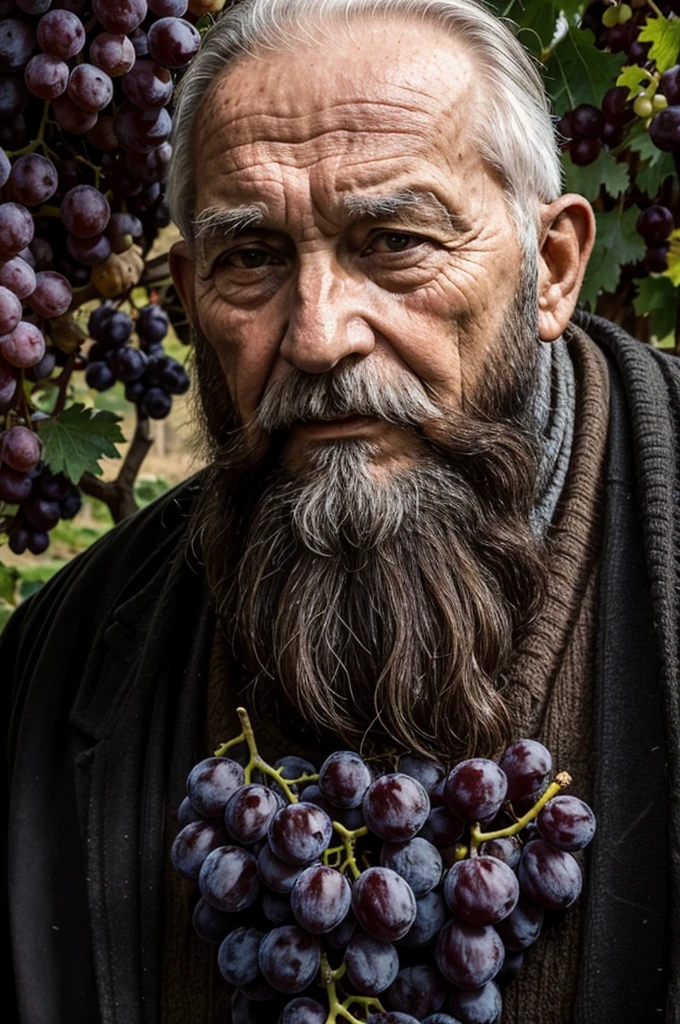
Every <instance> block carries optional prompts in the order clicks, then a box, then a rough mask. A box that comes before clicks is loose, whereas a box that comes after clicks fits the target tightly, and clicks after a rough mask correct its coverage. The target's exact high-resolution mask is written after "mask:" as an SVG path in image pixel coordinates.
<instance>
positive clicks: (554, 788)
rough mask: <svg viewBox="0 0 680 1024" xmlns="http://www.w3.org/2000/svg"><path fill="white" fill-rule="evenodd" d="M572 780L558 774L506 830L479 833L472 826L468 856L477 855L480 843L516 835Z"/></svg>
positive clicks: (567, 774) (564, 774)
mask: <svg viewBox="0 0 680 1024" xmlns="http://www.w3.org/2000/svg"><path fill="white" fill-rule="evenodd" d="M571 782H572V778H571V775H570V774H569V772H560V773H559V775H557V776H556V777H555V781H554V782H551V783H550V785H549V786H548V788H547V789H546V791H545V793H544V794H543V796H541V797H540V798H539V799H538V800H537V801H536V803H535V804H534V806H533V807H531V808H530V809H529V810H528V811H527V813H526V814H524V815H522V817H521V818H518V819H517V821H516V822H515V823H514V825H509V826H508V827H507V828H501V829H498V831H496V832H480V830H479V824H476V825H473V826H472V828H471V829H470V856H471V857H474V856H476V853H477V847H478V846H479V845H480V844H481V843H486V842H488V841H489V840H491V839H509V838H510V837H511V836H515V835H517V833H518V832H521V831H522V829H523V828H526V826H527V825H528V824H529V822H530V821H533V820H534V818H537V817H538V815H539V814H540V812H541V811H542V810H543V808H544V807H545V805H546V804H547V803H548V800H552V798H553V797H554V796H556V795H557V794H558V793H559V792H560V790H561V789H563V788H564V787H565V786H569V785H571Z"/></svg>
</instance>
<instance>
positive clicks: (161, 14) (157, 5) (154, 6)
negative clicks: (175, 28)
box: [148, 0, 189, 18]
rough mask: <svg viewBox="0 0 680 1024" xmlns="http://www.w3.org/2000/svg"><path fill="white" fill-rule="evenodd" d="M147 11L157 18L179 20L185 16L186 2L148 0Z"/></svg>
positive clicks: (180, 0)
mask: <svg viewBox="0 0 680 1024" xmlns="http://www.w3.org/2000/svg"><path fill="white" fill-rule="evenodd" d="M148 2H149V10H150V11H153V13H154V14H155V15H156V17H157V18H181V17H182V15H183V14H186V10H187V7H188V6H189V3H188V0H148Z"/></svg>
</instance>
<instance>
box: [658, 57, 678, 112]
mask: <svg viewBox="0 0 680 1024" xmlns="http://www.w3.org/2000/svg"><path fill="white" fill-rule="evenodd" d="M659 92H661V93H662V94H663V95H664V96H665V97H666V99H667V100H668V103H669V104H670V106H679V105H680V64H676V65H675V67H672V68H669V69H668V71H664V73H663V74H662V76H661V78H660V79H659Z"/></svg>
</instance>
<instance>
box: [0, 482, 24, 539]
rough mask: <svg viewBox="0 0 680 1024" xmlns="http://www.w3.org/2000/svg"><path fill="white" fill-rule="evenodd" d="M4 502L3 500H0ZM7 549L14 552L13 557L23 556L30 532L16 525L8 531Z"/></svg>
mask: <svg viewBox="0 0 680 1024" xmlns="http://www.w3.org/2000/svg"><path fill="white" fill-rule="evenodd" d="M1 481H2V467H0V483H1ZM2 500H3V501H4V500H5V499H4V498H3V499H2ZM8 536H9V545H8V546H9V549H10V551H12V552H14V554H15V555H23V553H24V551H26V549H27V547H28V542H29V540H30V538H31V534H30V532H29V531H28V530H27V529H26V527H25V526H21V525H20V524H16V525H15V526H13V527H12V528H11V530H9V533H8Z"/></svg>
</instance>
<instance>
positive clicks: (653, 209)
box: [635, 203, 673, 247]
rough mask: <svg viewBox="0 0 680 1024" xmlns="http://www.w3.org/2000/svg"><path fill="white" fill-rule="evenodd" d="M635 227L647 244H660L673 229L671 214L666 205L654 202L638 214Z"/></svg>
mask: <svg viewBox="0 0 680 1024" xmlns="http://www.w3.org/2000/svg"><path fill="white" fill-rule="evenodd" d="M635 229H636V231H637V232H638V234H640V235H642V237H643V238H644V240H645V242H646V243H647V245H648V246H650V247H651V246H655V245H661V244H662V243H663V242H665V241H666V239H667V238H668V236H669V235H670V233H671V231H672V230H673V214H672V213H671V211H670V210H669V209H668V208H667V207H665V206H661V205H660V204H659V203H654V204H653V205H652V206H648V207H647V209H646V210H643V211H642V213H641V214H640V215H639V216H638V219H637V221H636V222H635Z"/></svg>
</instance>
